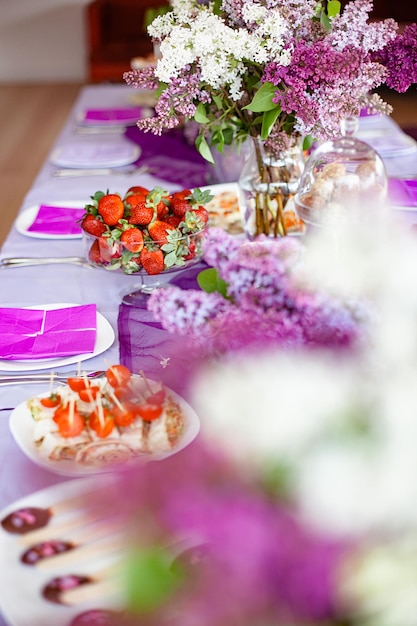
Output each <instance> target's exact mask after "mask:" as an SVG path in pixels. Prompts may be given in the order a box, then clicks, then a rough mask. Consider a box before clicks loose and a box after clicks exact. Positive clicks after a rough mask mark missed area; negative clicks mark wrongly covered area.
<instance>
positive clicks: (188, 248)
mask: <svg viewBox="0 0 417 626" xmlns="http://www.w3.org/2000/svg"><path fill="white" fill-rule="evenodd" d="M205 232H206V229H202V230H199V231H198V232H194V233H190V234H187V235H184V234H181V236H178V237H176V236H175V234H170V237H169V241H168V242H167V241H166V240H163V241H154V240H152V239H150V238H145V239H144V242H143V247H142V248H141V249H140V250H138V251H135V252H132V250H129V247H131V246H129V247H128V245H127V244H124V243H123V242H121V241H119V240H117V239H114V238H113V237H111V236H95V235H91V234H90V233H87V232H85V231H83V233H82V237H83V243H84V254H85V257H86V259H87V261H88V262H89V263H90V264H91V265H93V266H94V267H96V268H99V269H103V270H107V271H110V272H117V273H121V274H126V275H131V276H133V277H135V278H136V279H137V281H136V282H135V286H134V290H135V291H136V290H138V291H141V292H142V293H148V292H150V291H152V289H155V288H156V287H159V286H161V285H163V284H165V283H167V282H168V281H169V280H170V279H171V278H172V275H173V274H174V273H177V272H180V271H182V270H185V269H188V268H189V267H192V266H193V265H195V264H196V263H198V262H199V261H200V260H201V258H202V254H203V239H204V237H205ZM132 293H133V292H132Z"/></svg>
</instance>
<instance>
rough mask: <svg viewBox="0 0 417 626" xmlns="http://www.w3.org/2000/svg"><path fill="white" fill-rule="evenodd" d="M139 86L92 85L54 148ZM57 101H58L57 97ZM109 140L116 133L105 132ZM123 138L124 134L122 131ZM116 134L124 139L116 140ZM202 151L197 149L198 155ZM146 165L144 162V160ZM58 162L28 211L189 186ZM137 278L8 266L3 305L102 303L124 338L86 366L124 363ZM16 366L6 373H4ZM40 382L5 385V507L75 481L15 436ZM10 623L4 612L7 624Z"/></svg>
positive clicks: (60, 243) (394, 161)
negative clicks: (125, 309) (85, 115)
mask: <svg viewBox="0 0 417 626" xmlns="http://www.w3.org/2000/svg"><path fill="white" fill-rule="evenodd" d="M134 93H135V92H134V90H133V89H132V88H130V87H127V86H124V85H117V86H115V85H111V86H109V85H100V86H87V87H84V88H83V89H82V90H81V92H80V94H79V97H78V99H77V101H76V103H75V105H74V107H73V110H72V112H71V115H70V116H69V118H68V120H67V123H66V125H65V126H64V128H63V129H62V132H61V134H60V135H59V137H58V138H57V141H56V144H55V146H54V149H56V148H57V147H59V146H63V145H65V144H66V143H67V142H70V141H74V140H77V139H76V137H79V138H80V141H81V140H82V141H89V140H90V141H96V142H97V141H100V137H101V136H100V135H99V134H91V135H83V136H81V135H80V136H78V135H77V136H76V135H75V134H74V129H75V127H76V126H77V124H78V119H79V116H80V114H81V112H82V111H84V110H85V109H88V108H91V107H96V108H97V107H126V106H131V100H130V98H131V97H132V96H133V95H134ZM51 106H53V103H51ZM376 126H377V127H378V128H380V130H381V135H383V134H384V133H385V132H387V130H388V131H391V132H398V133H400V129H399V128H398V127H397V126H396V124H395V122H393V121H392V120H390V119H388V118H379V119H377V120H375V119H367V118H364V119H363V120H362V122H361V132H362V137H363V139H364V140H366V138H367V136H368V135H370V134H372V133H374V134H375V128H376ZM102 137H103V138H105V139H106V140H108V139H109V137H110V134H107V133H106V134H103V135H102ZM115 137H117V135H115ZM115 140H116V139H115ZM175 156H176V155H173V154H168V155H165V157H168V158H170V159H175ZM197 156H198V155H196V157H197ZM139 164H140V161H139ZM385 165H386V169H387V172H388V175H389V176H392V177H402V178H417V150H414V151H412V150H411V151H408V152H406V153H404V154H403V155H401V154H399V155H397V156H395V157H391V158H385ZM54 169H55V166H54V165H53V164H52V163H51V162H50V161H49V160H47V161H46V162H45V163H44V165H43V166H42V168H41V170H40V172H39V174H38V176H37V177H36V179H35V180H34V182H33V185H32V187H31V189H30V190H29V191H28V193H27V195H26V197H25V199H24V202H23V204H22V207H21V212H22V211H24V210H25V209H27V208H28V207H30V206H33V205H36V204H39V203H44V202H49V203H51V202H54V201H82V202H83V203H87V202H88V200H89V198H90V196H91V195H92V194H93V193H94V192H95V191H97V190H99V189H103V190H105V188H109V189H111V190H112V191H120V192H124V191H125V190H127V188H128V187H129V186H130V185H133V184H140V185H144V186H146V187H148V188H152V187H154V186H155V185H162V186H164V187H167V188H168V189H169V190H171V191H174V190H175V189H179V188H182V187H183V186H184V187H185V186H189V185H188V181H187V180H184V184H183V185H181V182H180V181H177V182H172V180H171V181H167V180H165V179H164V178H163V177H162V176H161V177H160V178H158V177H157V176H155V175H151V174H150V173H146V172H143V173H140V174H138V173H137V172H135V173H131V174H128V173H126V172H125V168H123V167H122V168H120V172H117V173H112V174H111V175H109V176H108V177H106V176H103V175H100V176H98V175H90V176H82V177H81V176H80V177H68V178H65V177H63V178H56V177H54V176H52V172H53V170H54ZM402 213H403V214H404V217H405V219H406V220H408V221H409V222H411V223H414V222H417V207H416V208H415V209H414V210H405V211H403V212H402ZM82 255H83V246H82V241H81V239H68V240H58V239H57V240H53V239H51V240H44V239H37V238H30V237H26V236H24V235H23V234H20V233H19V232H18V231H17V230H16V228H14V227H13V228H12V229H11V231H10V233H9V235H8V237H7V239H6V241H5V243H4V245H3V248H2V250H1V258H5V257H32V256H33V257H36V256H38V257H42V256H52V257H59V256H82ZM132 280H133V279H132V277H130V276H124V275H121V274H116V273H112V272H104V271H98V270H97V271H96V270H92V269H89V268H85V267H79V266H75V265H69V264H63V265H44V266H40V267H36V266H29V267H22V268H11V269H0V281H1V282H0V284H1V294H2V298H1V306H3V307H7V306H13V307H21V306H31V305H39V304H53V303H77V304H86V303H95V304H96V305H97V309H98V311H99V312H100V313H102V314H103V315H104V316H105V317H106V318H107V320H108V321H109V322H110V324H111V325H112V327H113V329H114V331H115V334H116V338H115V341H114V343H113V344H112V346H111V347H110V348H109V349H108V350H106V351H105V352H104V353H103V354H100V355H99V356H96V357H94V358H90V359H88V360H87V361H84V362H83V367H85V368H88V369H89V370H96V369H97V370H98V369H105V368H106V363H107V364H108V363H117V362H118V361H119V344H118V339H117V316H118V308H119V305H120V301H121V294H122V292H124V291H126V290H127V289H128V288H129V287H130V286H131V285H132ZM59 369H60V370H61V371H64V372H68V371H74V369H76V368H75V366H74V365H70V366H68V365H67V366H65V367H61V368H59ZM6 373H8V372H5V371H1V370H0V374H6ZM44 389H45V386H42V387H40V386H39V385H13V386H0V409H1V411H0V417H1V419H0V457H1V465H0V509H2V508H3V507H5V506H8V505H10V504H11V503H13V502H14V501H16V500H17V499H19V498H21V497H23V496H26V495H28V494H30V493H32V492H35V491H37V490H39V489H42V488H44V487H48V486H51V485H54V484H57V483H59V482H62V481H65V480H67V478H66V477H64V476H60V475H57V474H54V473H52V472H49V471H47V470H43V469H41V468H39V467H37V466H35V465H34V463H33V462H32V461H31V460H29V459H28V458H26V456H25V455H24V454H23V453H22V452H21V451H20V449H19V448H18V446H17V445H16V443H15V442H14V440H13V438H12V435H11V434H10V431H9V426H8V419H9V414H10V411H9V410H7V408H8V407H16V406H17V405H18V404H20V403H21V402H23V401H24V400H25V399H27V398H28V397H30V396H31V395H34V394H36V393H39V392H40V391H42V390H44ZM5 624H6V622H5V621H4V619H2V617H1V616H0V626H4V625H5Z"/></svg>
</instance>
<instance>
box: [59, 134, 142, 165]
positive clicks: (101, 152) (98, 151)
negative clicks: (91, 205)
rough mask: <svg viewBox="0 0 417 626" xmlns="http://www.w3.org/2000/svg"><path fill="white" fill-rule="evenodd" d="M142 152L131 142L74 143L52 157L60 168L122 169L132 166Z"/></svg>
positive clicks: (61, 148)
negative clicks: (124, 166)
mask: <svg viewBox="0 0 417 626" xmlns="http://www.w3.org/2000/svg"><path fill="white" fill-rule="evenodd" d="M140 153H141V150H140V148H139V146H138V145H137V144H134V143H133V142H131V141H120V140H119V141H100V142H87V141H84V142H73V143H68V144H66V145H64V146H60V147H58V148H56V150H54V151H53V152H52V154H51V156H50V161H51V163H52V164H53V165H57V166H58V167H69V168H72V167H75V168H78V167H84V168H90V169H91V168H102V167H122V166H123V165H131V164H132V163H134V162H135V161H136V160H137V159H138V158H139V156H140Z"/></svg>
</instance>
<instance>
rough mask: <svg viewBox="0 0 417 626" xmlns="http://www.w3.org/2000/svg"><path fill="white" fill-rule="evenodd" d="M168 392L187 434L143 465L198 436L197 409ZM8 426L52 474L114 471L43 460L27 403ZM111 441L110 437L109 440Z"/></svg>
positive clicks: (26, 451)
mask: <svg viewBox="0 0 417 626" xmlns="http://www.w3.org/2000/svg"><path fill="white" fill-rule="evenodd" d="M167 391H168V392H169V395H170V396H172V398H173V400H174V401H175V402H177V403H178V404H179V405H180V407H181V410H182V412H183V413H184V416H185V421H186V426H185V430H184V432H183V433H182V435H181V438H180V440H179V442H178V444H177V445H176V446H175V447H174V448H172V449H171V450H169V451H167V452H158V453H155V454H149V455H147V456H146V457H145V456H141V457H138V458H140V460H141V461H143V459H146V460H148V459H149V460H152V461H160V460H162V459H166V458H167V457H169V456H172V455H173V454H176V453H177V452H179V451H180V450H182V449H183V448H185V447H186V446H188V445H189V444H190V443H191V442H192V441H194V439H195V438H196V437H197V435H198V433H199V430H200V421H199V419H198V417H197V414H196V413H195V411H194V409H193V408H192V407H191V406H190V405H189V404H188V402H186V401H185V400H184V399H183V398H182V397H181V396H179V395H178V394H177V393H175V392H174V391H172V390H171V389H168V388H167ZM48 395H49V393H48V392H46V393H43V394H39V396H38V397H43V396H48ZM9 426H10V430H11V433H12V435H13V437H14V439H15V441H16V443H17V445H18V446H19V448H20V449H21V450H22V452H23V453H24V454H25V455H26V456H27V457H28V458H29V459H31V460H32V461H33V462H34V463H36V465H39V466H40V467H44V468H46V469H48V470H50V471H51V472H55V473H57V474H61V475H63V476H84V475H91V474H92V473H94V474H97V473H103V472H107V471H109V469H111V468H103V469H98V468H94V469H90V468H88V467H83V466H80V465H79V464H77V463H76V462H75V461H54V460H49V459H46V458H45V457H43V456H41V454H40V453H39V450H38V447H37V446H36V444H35V442H34V439H33V430H34V426H35V422H34V420H33V418H32V416H31V413H30V411H29V409H28V407H27V404H26V402H22V403H21V404H19V405H18V406H17V407H16V408H15V409H14V410H13V411H12V413H11V415H10V420H9ZM108 439H109V440H110V439H111V437H109V438H108ZM106 441H107V440H106V439H103V442H106Z"/></svg>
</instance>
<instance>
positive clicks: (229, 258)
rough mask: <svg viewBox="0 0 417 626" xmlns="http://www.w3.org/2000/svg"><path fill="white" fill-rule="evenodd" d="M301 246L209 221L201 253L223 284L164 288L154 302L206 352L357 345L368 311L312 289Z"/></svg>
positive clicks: (168, 322) (163, 319)
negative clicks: (246, 238) (238, 234)
mask: <svg viewBox="0 0 417 626" xmlns="http://www.w3.org/2000/svg"><path fill="white" fill-rule="evenodd" d="M302 252H303V246H302V244H301V242H300V241H299V240H297V239H295V238H283V239H279V240H270V239H268V238H265V239H264V240H262V241H257V242H251V243H242V241H239V240H238V239H236V238H234V237H233V236H232V235H229V234H227V233H226V232H224V231H223V230H221V229H217V228H211V229H209V231H208V234H207V238H206V239H205V242H204V250H203V258H204V260H205V261H206V262H207V264H208V265H209V266H211V269H209V270H208V275H209V277H210V282H211V284H212V278H213V276H214V279H215V281H216V283H217V285H219V287H220V291H213V290H212V289H211V288H208V290H207V291H204V290H187V291H183V290H181V289H179V288H176V287H172V288H169V289H159V290H155V291H154V292H153V293H152V294H151V296H150V298H149V302H148V308H149V310H151V311H152V313H153V314H154V316H155V318H156V319H157V320H158V321H159V322H160V323H161V324H162V326H163V327H164V328H165V329H166V330H168V331H170V332H172V333H177V334H178V335H181V336H184V337H187V339H188V340H191V341H192V342H193V344H194V345H195V346H197V347H200V348H201V349H202V350H203V351H204V353H205V354H206V355H216V354H222V353H226V352H230V351H235V350H240V349H244V348H247V347H248V346H253V347H256V346H262V345H265V344H267V345H268V346H271V345H275V346H280V347H285V348H297V347H300V346H304V347H305V346H307V347H308V346H316V347H322V348H352V347H354V346H355V345H357V344H358V343H359V341H360V340H361V338H363V336H364V330H365V325H363V324H362V321H363V311H362V310H361V308H360V307H359V306H358V304H353V303H344V302H341V301H340V300H337V299H335V298H332V297H330V296H329V295H327V294H325V293H321V292H320V291H319V290H316V289H314V288H312V287H311V286H310V285H309V283H308V280H307V279H306V276H305V272H304V270H303V264H302ZM203 275H204V272H203V274H202V275H201V276H202V279H203V283H201V280H200V284H203V286H204V277H203Z"/></svg>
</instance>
